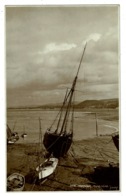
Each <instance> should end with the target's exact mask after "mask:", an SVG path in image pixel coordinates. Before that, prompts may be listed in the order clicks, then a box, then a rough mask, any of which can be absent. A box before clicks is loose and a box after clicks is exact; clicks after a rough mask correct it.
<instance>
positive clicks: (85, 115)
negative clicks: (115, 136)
mask: <svg viewBox="0 0 126 196" xmlns="http://www.w3.org/2000/svg"><path fill="white" fill-rule="evenodd" d="M57 114H58V111H57V110H49V109H44V110H40V109H7V116H6V123H7V124H8V126H9V127H10V129H11V130H12V132H13V131H14V132H18V135H19V137H20V139H19V140H18V141H17V143H37V142H38V141H39V133H40V129H41V132H42V137H43V136H44V133H45V131H46V130H47V129H49V128H50V127H51V125H52V124H53V122H54V120H55V119H56V116H57ZM39 119H40V120H39ZM40 122H41V124H40ZM118 126H119V123H118V121H115V120H114V121H108V120H104V119H102V118H96V114H95V113H91V112H85V111H75V112H74V123H73V133H74V134H73V140H84V139H87V138H92V137H95V136H98V135H107V134H112V133H114V132H116V131H118ZM52 129H53V126H52ZM23 133H27V137H26V138H22V137H21V135H22V134H23Z"/></svg>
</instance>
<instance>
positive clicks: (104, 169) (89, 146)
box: [7, 136, 119, 191]
mask: <svg viewBox="0 0 126 196" xmlns="http://www.w3.org/2000/svg"><path fill="white" fill-rule="evenodd" d="M38 153H39V146H38V144H37V143H36V144H35V143H34V144H33V143H28V144H18V143H17V144H16V143H15V144H14V145H8V146H7V176H8V175H10V174H11V173H13V172H18V173H21V174H23V175H24V176H25V180H26V184H25V189H24V191H90V190H112V191H113V190H119V152H118V151H117V149H116V147H115V145H114V143H113V141H112V138H111V136H99V137H94V138H90V139H85V140H80V141H74V142H73V144H72V146H71V148H70V150H69V152H68V154H67V155H66V156H65V157H63V158H60V159H59V164H58V167H57V168H56V171H55V173H54V174H53V175H52V176H50V177H49V178H47V180H46V181H44V182H43V183H42V184H41V185H40V184H39V185H38V184H36V183H35V178H34V175H33V174H34V171H35V168H36V166H37V165H38ZM43 155H44V148H43V151H42V152H41V162H43V161H44V156H43ZM39 161H40V160H39Z"/></svg>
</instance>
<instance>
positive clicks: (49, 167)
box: [36, 158, 58, 180]
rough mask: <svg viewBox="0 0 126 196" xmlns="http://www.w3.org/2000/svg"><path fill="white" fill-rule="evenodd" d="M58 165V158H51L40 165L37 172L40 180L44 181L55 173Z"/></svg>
mask: <svg viewBox="0 0 126 196" xmlns="http://www.w3.org/2000/svg"><path fill="white" fill-rule="evenodd" d="M57 165H58V159H57V158H50V159H46V160H45V162H44V163H42V164H40V165H39V166H38V167H37V168H36V171H37V172H38V175H39V180H43V179H45V178H47V177H48V176H50V175H51V174H53V173H54V171H55V169H56V167H57Z"/></svg>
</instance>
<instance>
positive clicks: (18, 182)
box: [7, 173, 25, 191]
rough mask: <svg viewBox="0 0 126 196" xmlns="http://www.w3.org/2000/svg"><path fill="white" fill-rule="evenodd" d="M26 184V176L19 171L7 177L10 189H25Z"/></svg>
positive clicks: (8, 188)
mask: <svg viewBox="0 0 126 196" xmlns="http://www.w3.org/2000/svg"><path fill="white" fill-rule="evenodd" d="M24 185H25V177H24V176H23V175H21V174H18V173H13V174H11V175H10V176H9V177H8V178H7V190H8V191H23V189H24Z"/></svg>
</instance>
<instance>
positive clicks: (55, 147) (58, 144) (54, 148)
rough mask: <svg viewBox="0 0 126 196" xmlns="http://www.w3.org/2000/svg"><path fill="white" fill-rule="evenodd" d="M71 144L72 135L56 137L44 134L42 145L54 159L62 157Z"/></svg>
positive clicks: (53, 134)
mask: <svg viewBox="0 0 126 196" xmlns="http://www.w3.org/2000/svg"><path fill="white" fill-rule="evenodd" d="M71 143H72V134H66V135H58V134H55V133H50V132H46V133H45V135H44V140H43V144H44V146H45V148H46V150H47V151H48V152H49V153H50V154H52V153H53V156H54V157H56V158H59V157H63V156H64V155H65V154H66V153H67V152H68V150H69V148H70V146H71Z"/></svg>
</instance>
